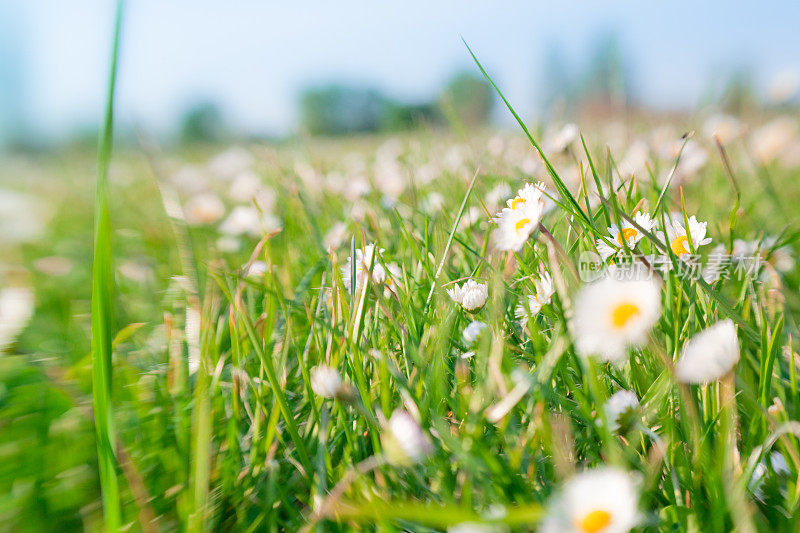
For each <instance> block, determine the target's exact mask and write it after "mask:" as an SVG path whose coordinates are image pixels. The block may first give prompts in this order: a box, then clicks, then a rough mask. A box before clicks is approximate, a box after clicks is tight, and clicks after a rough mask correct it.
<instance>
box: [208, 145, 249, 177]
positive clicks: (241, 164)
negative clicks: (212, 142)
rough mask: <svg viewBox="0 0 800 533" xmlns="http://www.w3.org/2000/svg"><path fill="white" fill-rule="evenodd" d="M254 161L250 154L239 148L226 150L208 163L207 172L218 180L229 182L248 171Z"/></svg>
mask: <svg viewBox="0 0 800 533" xmlns="http://www.w3.org/2000/svg"><path fill="white" fill-rule="evenodd" d="M253 162H254V159H253V156H252V154H250V152H248V151H247V150H245V149H244V148H242V147H241V146H234V147H231V148H228V149H227V150H225V151H224V152H221V153H219V154H217V155H216V156H214V157H213V158H212V159H211V160H210V161H209V162H208V170H209V171H210V172H211V173H212V174H214V175H216V176H217V177H219V178H222V179H224V180H231V179H233V178H235V177H236V176H238V175H239V174H241V173H243V172H245V171H247V170H249V169H250V167H251V165H252V164H253Z"/></svg>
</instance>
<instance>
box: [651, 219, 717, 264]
mask: <svg viewBox="0 0 800 533" xmlns="http://www.w3.org/2000/svg"><path fill="white" fill-rule="evenodd" d="M707 225H708V223H707V222H699V221H698V220H697V217H695V216H694V215H692V216H691V217H689V232H688V234H687V232H686V228H684V227H683V217H681V216H680V215H677V214H674V215H672V217H671V218H670V220H668V221H667V223H666V230H667V232H666V235H665V234H664V232H661V231H660V232H658V237H659V239H661V240H662V241H663V242H664V243H665V244H666V245H667V246H669V247H670V249H671V250H672V253H674V254H675V255H677V256H678V257H681V256H685V255H689V254H691V253H692V248H694V250H695V252H696V251H697V249H698V248H700V247H701V246H705V245H706V244H709V243H710V242H711V237H706V226H707ZM689 235H691V239H692V242H691V243H690V242H689Z"/></svg>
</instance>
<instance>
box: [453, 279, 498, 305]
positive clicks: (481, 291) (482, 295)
mask: <svg viewBox="0 0 800 533" xmlns="http://www.w3.org/2000/svg"><path fill="white" fill-rule="evenodd" d="M447 295H448V296H449V297H450V299H451V300H453V301H454V302H456V303H457V304H460V305H461V307H463V308H464V310H465V311H470V312H476V311H479V310H480V309H481V308H482V307H483V306H484V304H485V303H486V298H487V296H488V295H489V289H488V288H487V286H486V284H485V283H478V282H477V281H475V280H473V279H468V280H467V281H465V282H464V284H463V285H461V286H460V287H459V286H458V283H456V284H455V285H453V288H452V289H447Z"/></svg>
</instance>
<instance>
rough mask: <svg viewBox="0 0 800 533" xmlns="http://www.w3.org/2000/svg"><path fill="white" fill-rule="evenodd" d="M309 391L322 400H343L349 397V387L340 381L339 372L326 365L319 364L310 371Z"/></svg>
mask: <svg viewBox="0 0 800 533" xmlns="http://www.w3.org/2000/svg"><path fill="white" fill-rule="evenodd" d="M310 384H311V390H312V391H314V394H316V395H317V396H322V397H323V398H339V399H345V398H347V397H349V396H350V394H351V390H350V386H349V385H348V384H347V383H345V382H344V381H343V380H342V376H341V375H340V374H339V372H338V371H337V370H336V369H335V368H332V367H330V366H328V365H325V364H321V365H317V366H315V367H314V368H312V369H311V372H310Z"/></svg>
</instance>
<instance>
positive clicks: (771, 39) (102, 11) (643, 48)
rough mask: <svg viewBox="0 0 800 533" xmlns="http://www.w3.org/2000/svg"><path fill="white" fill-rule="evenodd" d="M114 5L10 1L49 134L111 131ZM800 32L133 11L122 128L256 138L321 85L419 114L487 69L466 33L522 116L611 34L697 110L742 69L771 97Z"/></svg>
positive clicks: (461, 9) (723, 20) (681, 21)
mask: <svg viewBox="0 0 800 533" xmlns="http://www.w3.org/2000/svg"><path fill="white" fill-rule="evenodd" d="M12 1H13V0H12ZM112 8H113V2H112V1H111V0H70V1H69V2H63V1H59V0H25V1H24V2H22V1H20V2H15V3H13V4H12V3H10V2H9V0H0V47H5V50H3V49H2V48H0V51H2V52H3V54H5V55H6V56H8V54H9V50H12V51H16V52H15V53H16V55H17V56H18V57H20V58H21V65H22V66H21V68H18V71H19V72H20V74H19V77H18V79H15V81H14V83H16V84H17V85H18V86H20V87H22V92H23V93H24V101H23V104H24V108H25V109H26V114H27V116H28V118H29V119H30V121H32V123H33V124H34V125H35V128H36V130H37V131H39V132H41V133H42V134H47V135H56V136H57V135H60V134H63V133H64V132H67V131H69V130H71V129H74V128H76V127H77V126H80V125H88V124H92V123H95V122H97V120H98V116H99V113H100V109H101V107H102V100H103V86H104V81H105V77H106V69H107V62H108V49H109V40H110V29H111V19H112ZM798 20H800V2H796V1H788V0H787V1H783V2H752V1H748V2H745V1H728V2H717V1H714V2H690V1H684V0H678V1H670V2H642V1H641V0H639V1H606V2H600V1H597V0H594V1H588V0H587V1H565V2H521V1H520V2H510V1H509V2H499V1H498V2H486V1H483V2H476V1H469V0H467V1H459V2H455V1H440V2H431V1H418V0H410V1H405V2H387V1H381V0H371V1H367V0H358V1H343V2H324V1H305V2H300V1H298V2H267V1H264V0H262V1H256V0H235V1H227V2H222V1H214V2H212V1H207V0H136V1H130V2H128V5H127V10H126V17H125V27H124V34H123V47H122V57H121V65H120V67H121V71H120V80H119V83H120V85H119V100H118V102H119V107H118V109H119V112H118V116H119V117H120V118H121V119H123V120H125V121H132V122H136V123H138V124H140V125H142V126H144V127H145V128H147V129H150V130H153V131H156V132H165V131H169V130H170V128H173V127H174V126H175V124H176V121H177V119H178V117H179V116H180V115H181V113H182V112H183V111H184V110H185V109H186V108H187V107H188V106H190V105H191V104H192V103H195V102H198V101H200V100H205V99H209V100H213V101H216V102H218V103H219V104H220V105H221V106H222V107H223V109H224V110H225V112H226V113H227V114H228V115H229V117H230V119H231V121H232V122H233V123H234V124H235V125H236V127H238V128H241V129H242V130H244V131H248V132H253V133H271V134H280V133H286V132H288V131H291V128H292V127H293V124H294V121H295V119H296V116H297V114H296V108H295V103H296V94H297V91H298V90H299V89H301V88H302V87H304V86H306V85H308V84H313V83H324V82H327V81H335V80H344V81H353V82H359V83H364V84H368V85H372V86H375V87H378V88H380V89H383V90H385V91H386V92H388V93H389V94H391V95H392V96H395V97H397V98H400V99H403V100H408V101H414V100H423V99H426V98H428V97H430V96H431V95H433V94H435V93H436V91H437V90H438V89H439V88H440V87H441V86H442V84H443V83H444V82H445V80H446V79H447V78H448V77H449V76H451V75H452V74H453V73H454V72H456V71H458V70H460V69H462V68H474V67H473V66H472V63H471V59H470V58H469V55H468V53H467V51H466V50H465V48H464V46H463V44H462V43H461V41H460V37H459V36H460V35H463V36H464V38H465V39H466V40H467V41H468V42H469V43H470V45H471V46H472V47H473V49H474V50H475V52H476V53H477V54H478V57H479V58H480V59H481V60H482V62H483V63H484V65H485V66H486V67H487V69H488V70H489V71H490V73H492V74H493V75H494V76H495V78H496V80H497V81H498V83H499V84H500V85H501V87H502V88H504V90H505V91H506V93H507V96H509V98H510V99H511V100H512V103H514V104H515V105H516V106H517V107H518V108H519V109H520V110H521V111H522V112H524V113H525V114H527V115H535V114H536V113H537V111H538V107H537V103H538V102H540V101H541V98H542V91H541V87H542V86H543V85H544V84H545V82H546V80H545V78H544V76H545V73H544V69H543V62H544V59H545V55H546V52H547V50H548V49H549V48H551V47H553V46H557V47H559V48H560V49H561V50H562V52H563V55H564V57H565V58H566V63H567V64H568V65H567V68H568V70H576V69H579V68H580V67H582V66H583V65H585V63H586V62H587V61H588V58H589V57H590V55H591V47H592V44H593V43H594V42H595V41H596V40H597V38H598V36H600V35H602V34H604V33H609V32H613V33H615V34H616V35H617V36H618V38H619V40H620V42H621V44H622V46H623V48H624V50H625V54H626V56H627V57H628V59H629V62H630V64H631V66H632V67H633V69H634V74H635V81H636V88H637V91H638V94H639V95H640V96H641V97H642V98H643V99H644V100H645V101H646V102H647V103H650V104H652V105H656V106H659V107H676V106H683V107H690V108H691V107H694V106H696V105H697V104H698V103H699V102H700V101H702V98H703V96H704V94H705V93H707V91H708V89H709V87H712V86H713V85H714V84H719V83H722V81H723V80H724V78H725V77H726V76H727V75H728V73H729V72H730V71H731V70H732V69H734V68H737V67H740V66H748V67H749V68H750V69H751V71H752V73H753V75H754V79H755V80H754V81H755V83H756V85H760V86H763V85H764V84H766V83H767V82H768V80H769V79H770V78H771V77H773V76H774V75H775V74H777V73H778V72H780V71H783V70H785V69H795V70H800V33H798V30H797V21H798ZM2 57H3V55H0V58H2ZM0 82H2V81H0ZM2 83H8V81H7V80H6V81H5V82H2ZM0 89H2V87H0Z"/></svg>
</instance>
